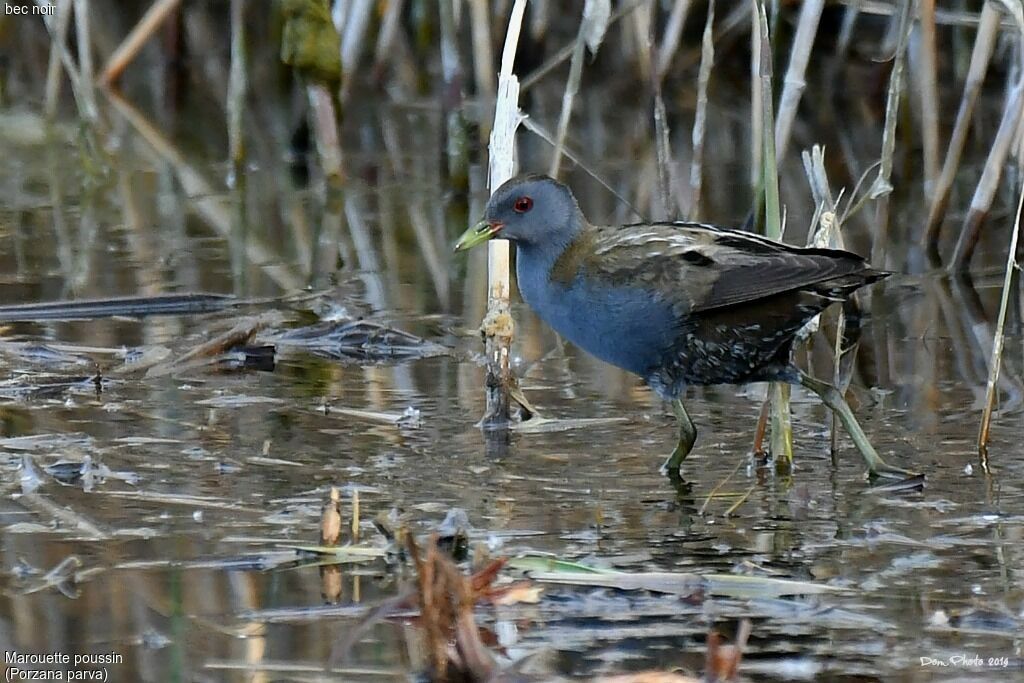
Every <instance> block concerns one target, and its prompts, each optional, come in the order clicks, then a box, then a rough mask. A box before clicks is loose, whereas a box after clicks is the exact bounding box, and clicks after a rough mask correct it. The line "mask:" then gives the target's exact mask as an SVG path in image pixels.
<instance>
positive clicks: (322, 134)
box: [306, 83, 342, 184]
mask: <svg viewBox="0 0 1024 683" xmlns="http://www.w3.org/2000/svg"><path fill="white" fill-rule="evenodd" d="M306 96H307V97H308V98H309V108H310V117H311V118H312V121H311V122H310V123H312V124H313V137H314V139H315V140H316V151H317V153H318V154H319V156H320V167H321V168H322V169H323V172H324V176H325V177H326V178H327V181H328V184H336V183H340V182H341V179H342V152H341V143H340V142H339V136H338V115H337V112H336V111H335V108H334V98H332V97H331V93H330V92H329V91H328V90H327V88H326V87H325V86H323V85H320V84H319V83H313V84H310V85H307V86H306Z"/></svg>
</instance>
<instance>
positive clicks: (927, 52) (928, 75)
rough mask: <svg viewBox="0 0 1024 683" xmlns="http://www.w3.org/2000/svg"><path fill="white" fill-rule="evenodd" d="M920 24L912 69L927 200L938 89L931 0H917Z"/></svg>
mask: <svg viewBox="0 0 1024 683" xmlns="http://www.w3.org/2000/svg"><path fill="white" fill-rule="evenodd" d="M918 13H919V14H918V20H919V22H920V27H921V43H920V56H921V63H920V69H917V70H915V75H916V76H917V80H918V93H919V95H920V98H921V141H922V143H923V144H924V196H925V201H929V200H930V199H931V197H932V193H933V192H934V190H935V182H936V180H937V179H938V177H939V89H938V85H937V83H936V69H937V61H938V60H937V58H936V55H935V0H918Z"/></svg>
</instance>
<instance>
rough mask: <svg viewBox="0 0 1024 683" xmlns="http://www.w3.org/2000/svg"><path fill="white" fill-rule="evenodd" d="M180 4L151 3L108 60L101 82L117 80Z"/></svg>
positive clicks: (176, 1) (170, 0) (170, 1)
mask: <svg viewBox="0 0 1024 683" xmlns="http://www.w3.org/2000/svg"><path fill="white" fill-rule="evenodd" d="M180 4H181V0H156V1H155V2H154V3H153V4H152V5H150V7H149V9H148V10H146V13H145V14H144V15H143V16H142V19H140V20H139V23H137V24H136V25H135V27H134V28H133V29H132V30H131V31H130V32H129V33H128V36H127V37H126V38H125V39H124V41H122V42H121V44H120V45H119V46H118V48H117V49H116V50H114V54H112V55H111V56H110V59H108V60H107V64H106V66H105V67H104V68H103V74H102V75H101V76H100V82H101V83H105V84H108V85H110V84H113V83H114V82H115V81H117V79H118V78H120V76H121V74H122V73H124V70H125V69H126V68H128V65H129V64H131V63H132V60H133V59H135V57H136V56H137V55H138V54H139V51H140V50H141V49H142V46H143V45H145V44H146V41H147V40H149V37H150V36H151V35H153V33H155V32H156V30H157V29H158V28H159V27H160V24H162V23H163V22H164V20H165V19H166V18H167V17H168V16H170V14H171V12H173V11H174V10H176V9H177V8H178V5H180Z"/></svg>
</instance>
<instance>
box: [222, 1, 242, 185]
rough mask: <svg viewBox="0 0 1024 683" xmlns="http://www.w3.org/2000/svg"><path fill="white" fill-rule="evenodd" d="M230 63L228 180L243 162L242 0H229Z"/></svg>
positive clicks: (235, 177) (237, 174)
mask: <svg viewBox="0 0 1024 683" xmlns="http://www.w3.org/2000/svg"><path fill="white" fill-rule="evenodd" d="M230 11H231V66H230V71H229V73H228V97H227V110H228V155H229V157H230V159H231V166H232V174H231V179H232V182H235V181H237V180H238V176H239V175H241V173H242V165H243V163H244V162H245V145H244V142H243V140H242V115H243V112H244V110H245V91H246V85H247V84H246V77H245V0H231V10H230Z"/></svg>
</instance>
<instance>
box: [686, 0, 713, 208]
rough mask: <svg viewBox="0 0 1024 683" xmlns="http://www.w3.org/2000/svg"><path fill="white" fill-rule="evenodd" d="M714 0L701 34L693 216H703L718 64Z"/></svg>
mask: <svg viewBox="0 0 1024 683" xmlns="http://www.w3.org/2000/svg"><path fill="white" fill-rule="evenodd" d="M714 24H715V0H708V16H707V20H706V21H705V23H704V35H703V37H702V38H701V49H700V70H699V71H698V73H697V111H696V113H695V114H694V116H693V135H692V140H693V159H692V160H691V162H690V217H691V218H692V219H693V220H699V218H700V213H701V211H700V200H701V191H702V189H703V184H704V138H705V136H706V133H707V118H708V83H709V82H710V81H711V69H712V68H714V65H715V41H714Z"/></svg>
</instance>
